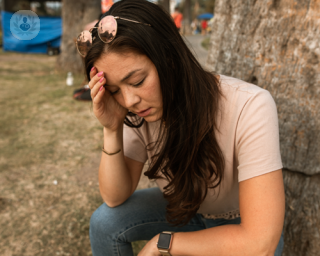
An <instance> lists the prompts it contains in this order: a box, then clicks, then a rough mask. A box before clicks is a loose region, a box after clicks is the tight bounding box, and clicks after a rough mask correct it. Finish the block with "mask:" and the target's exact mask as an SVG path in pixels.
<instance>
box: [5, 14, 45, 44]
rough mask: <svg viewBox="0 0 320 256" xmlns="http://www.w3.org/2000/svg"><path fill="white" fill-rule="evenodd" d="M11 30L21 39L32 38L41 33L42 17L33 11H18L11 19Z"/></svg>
mask: <svg viewBox="0 0 320 256" xmlns="http://www.w3.org/2000/svg"><path fill="white" fill-rule="evenodd" d="M10 31H11V33H12V35H13V36H14V37H15V38H17V39H19V40H31V39H33V38H35V37H36V36H37V35H38V34H39V31H40V19H39V17H38V15H37V14H36V13H35V12H33V11H30V10H20V11H17V12H15V13H14V14H13V15H12V17H11V19H10Z"/></svg>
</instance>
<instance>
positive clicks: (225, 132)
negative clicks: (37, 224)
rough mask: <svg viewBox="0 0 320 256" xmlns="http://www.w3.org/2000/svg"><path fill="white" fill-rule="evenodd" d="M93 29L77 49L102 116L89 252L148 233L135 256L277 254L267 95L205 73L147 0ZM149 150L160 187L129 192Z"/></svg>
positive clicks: (117, 247)
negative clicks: (99, 199) (97, 197)
mask: <svg viewBox="0 0 320 256" xmlns="http://www.w3.org/2000/svg"><path fill="white" fill-rule="evenodd" d="M91 31H92V40H93V41H92V46H91V47H90V48H89V50H88V51H87V52H81V51H80V53H81V54H82V55H83V56H85V67H86V73H87V76H88V78H89V80H90V83H89V86H90V88H91V96H92V99H93V112H94V114H95V116H96V117H97V119H98V120H99V121H100V123H101V124H102V126H103V140H104V144H103V145H104V146H103V152H102V156H101V163H100V167H99V187H100V193H101V196H102V198H103V200H104V202H105V203H104V204H102V205H101V206H100V207H99V208H98V209H97V210H96V211H95V212H94V214H93V215H92V217H91V221H90V240H91V246H92V251H93V255H94V256H96V255H126V256H127V255H133V253H132V247H131V242H133V241H137V240H149V241H148V243H147V244H146V245H145V247H144V248H143V249H142V251H141V252H140V253H139V256H146V255H147V256H150V255H174V256H176V255H201V256H204V255H241V256H242V255H255V256H256V255H280V254H281V251H282V247H283V237H281V232H282V227H283V220H284V204H285V202H284V188H283V180H282V171H281V168H282V163H281V157H280V152H279V131H278V119H277V111H276V106H275V103H274V101H273V99H272V97H271V95H270V94H269V93H268V92H267V91H265V90H263V89H261V88H259V87H257V86H255V85H252V84H248V83H246V82H243V81H241V80H238V79H235V78H231V77H227V76H223V75H215V74H212V73H209V72H206V71H204V70H203V69H202V67H201V66H200V64H199V63H198V62H197V61H196V59H195V58H194V56H193V55H192V54H191V52H190V50H189V49H188V48H187V46H186V45H185V43H184V41H183V39H182V38H181V36H180V35H179V32H178V31H177V29H176V27H175V24H174V22H173V20H172V19H171V18H170V16H169V15H168V14H167V13H165V12H164V11H163V10H162V9H161V8H159V7H158V6H157V5H155V4H152V3H150V2H148V1H144V0H135V1H132V0H125V1H120V2H117V3H115V4H114V5H113V6H112V7H111V9H110V10H109V11H108V12H107V13H106V14H105V15H104V16H103V17H102V19H101V20H100V21H99V22H98V23H97V24H96V26H95V28H93V29H91ZM83 35H86V36H88V37H90V38H91V34H90V33H89V32H88V31H87V32H83V33H82V34H81V35H80V36H79V37H82V36H83ZM90 40H91V39H90ZM78 44H81V42H79V43H78ZM123 123H125V125H124V124H123ZM146 160H149V163H150V166H149V169H148V171H147V172H146V173H145V175H147V176H148V177H149V178H150V179H155V180H156V182H157V184H158V186H159V188H160V189H159V188H150V189H144V190H138V191H135V189H136V187H137V184H138V182H139V178H140V174H141V172H142V168H143V166H144V163H145V161H146ZM172 232H174V233H172Z"/></svg>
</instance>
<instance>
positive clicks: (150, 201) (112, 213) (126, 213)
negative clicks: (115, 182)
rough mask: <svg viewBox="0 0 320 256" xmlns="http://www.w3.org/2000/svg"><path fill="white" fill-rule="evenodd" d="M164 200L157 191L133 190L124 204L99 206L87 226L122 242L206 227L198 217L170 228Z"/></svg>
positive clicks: (161, 194)
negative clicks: (163, 232)
mask: <svg viewBox="0 0 320 256" xmlns="http://www.w3.org/2000/svg"><path fill="white" fill-rule="evenodd" d="M166 206H167V201H166V199H165V198H164V197H163V193H162V192H161V190H160V189H159V188H149V189H142V190H137V191H135V192H134V193H133V194H132V196H131V197H130V198H128V200H127V201H126V202H124V203H123V204H121V205H119V206H117V207H114V208H111V207H108V206H107V205H106V204H102V205H101V206H100V207H99V208H98V209H97V210H96V211H95V212H94V214H93V215H92V217H91V222H90V226H91V225H92V226H93V227H96V228H94V229H97V228H98V229H100V230H101V229H102V230H104V232H107V233H108V234H106V235H109V236H111V237H112V238H113V239H115V240H117V241H122V242H133V241H138V240H150V239H151V238H152V237H154V236H155V235H157V234H159V233H160V232H162V231H174V232H178V231H180V232H186V231H197V230H201V229H204V228H205V224H204V223H203V221H202V218H201V217H200V216H201V215H200V214H197V215H196V216H195V217H194V218H192V219H191V220H190V222H189V223H188V224H187V225H185V226H183V227H173V226H172V225H170V224H169V223H168V221H167V220H166Z"/></svg>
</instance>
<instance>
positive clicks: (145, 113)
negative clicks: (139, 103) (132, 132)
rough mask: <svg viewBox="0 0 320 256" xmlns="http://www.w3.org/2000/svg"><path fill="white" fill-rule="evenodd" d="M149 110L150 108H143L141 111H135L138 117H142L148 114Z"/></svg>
mask: <svg viewBox="0 0 320 256" xmlns="http://www.w3.org/2000/svg"><path fill="white" fill-rule="evenodd" d="M150 112H151V108H147V109H146V110H143V111H141V112H137V115H138V116H140V117H144V116H147V115H149V114H150Z"/></svg>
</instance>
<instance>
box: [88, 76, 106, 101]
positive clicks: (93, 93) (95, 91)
mask: <svg viewBox="0 0 320 256" xmlns="http://www.w3.org/2000/svg"><path fill="white" fill-rule="evenodd" d="M105 82H106V79H105V78H104V77H101V78H100V80H99V81H98V82H97V83H96V84H95V85H94V86H93V88H92V89H91V98H92V99H94V98H95V97H96V95H97V94H98V92H99V90H100V87H101V86H103V85H104V84H105Z"/></svg>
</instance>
